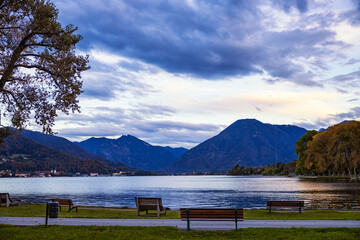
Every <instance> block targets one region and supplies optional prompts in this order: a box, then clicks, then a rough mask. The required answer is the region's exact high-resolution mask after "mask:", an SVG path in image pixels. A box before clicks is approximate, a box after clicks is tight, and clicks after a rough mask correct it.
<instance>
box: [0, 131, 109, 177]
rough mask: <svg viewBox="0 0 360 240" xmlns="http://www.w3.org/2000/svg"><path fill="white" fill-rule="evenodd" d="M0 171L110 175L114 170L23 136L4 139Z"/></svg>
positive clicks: (0, 153) (0, 155)
mask: <svg viewBox="0 0 360 240" xmlns="http://www.w3.org/2000/svg"><path fill="white" fill-rule="evenodd" d="M0 159H1V164H0V169H1V170H11V171H13V172H34V171H51V170H52V169H56V170H57V171H58V172H59V171H61V172H63V173H67V174H74V173H77V172H79V173H87V174H89V173H91V172H97V173H100V174H111V173H113V172H114V171H115V170H114V169H113V168H111V167H109V166H107V165H105V164H104V163H102V162H99V161H96V160H92V159H85V158H80V157H77V156H73V155H70V154H68V153H64V152H62V151H60V150H57V149H54V148H50V147H47V146H45V145H42V144H39V143H37V142H35V141H33V140H31V139H29V138H27V137H25V136H23V135H18V136H17V138H16V139H13V138H12V137H11V136H10V137H8V138H6V139H5V143H4V145H3V146H2V150H1V151H0Z"/></svg>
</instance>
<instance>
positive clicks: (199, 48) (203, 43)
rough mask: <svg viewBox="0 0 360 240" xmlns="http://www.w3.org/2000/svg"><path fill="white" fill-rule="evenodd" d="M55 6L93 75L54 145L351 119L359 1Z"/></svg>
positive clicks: (59, 126) (197, 138)
mask: <svg viewBox="0 0 360 240" xmlns="http://www.w3.org/2000/svg"><path fill="white" fill-rule="evenodd" d="M53 2H54V3H55V5H56V7H57V8H58V9H59V21H60V22H61V24H63V25H67V24H73V25H75V26H77V27H78V31H77V33H79V34H81V35H82V36H83V40H82V41H81V42H80V43H79V44H78V45H77V52H78V54H82V55H86V54H87V55H89V59H90V62H89V65H90V66H91V69H90V70H88V71H86V72H84V73H83V74H82V80H83V84H84V85H83V90H84V92H83V93H82V95H81V96H80V98H79V100H80V106H81V113H75V114H70V115H62V114H60V115H59V117H58V118H57V120H56V125H55V127H54V130H55V131H56V132H58V136H62V137H66V138H68V139H69V140H72V141H82V140H85V139H87V138H90V137H107V138H118V137H120V136H121V135H127V134H130V135H133V136H136V137H138V138H140V139H142V140H144V141H146V142H148V143H150V144H153V145H161V146H171V147H186V148H191V147H194V146H196V145H197V144H199V143H201V142H203V141H205V140H206V139H208V138H210V137H213V136H215V135H217V134H218V133H219V132H220V131H222V130H223V129H224V128H226V127H227V126H229V125H230V124H231V123H233V122H234V121H236V120H238V119H245V118H255V119H257V120H259V121H262V122H264V123H271V124H291V125H297V126H299V127H304V128H306V129H308V130H311V129H316V130H318V129H320V128H326V127H328V126H330V125H333V124H336V123H339V122H341V121H344V120H348V119H359V118H360V0H356V1H355V0H338V1H331V0H320V1H312V0H308V1H305V0H304V1H303V0H169V1H165V0H126V1H125V0H76V1H74V0H55V1H53ZM30 129H34V130H36V129H37V126H34V125H32V126H31V127H30Z"/></svg>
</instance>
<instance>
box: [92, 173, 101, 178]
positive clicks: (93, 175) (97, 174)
mask: <svg viewBox="0 0 360 240" xmlns="http://www.w3.org/2000/svg"><path fill="white" fill-rule="evenodd" d="M97 176H99V173H90V177H97Z"/></svg>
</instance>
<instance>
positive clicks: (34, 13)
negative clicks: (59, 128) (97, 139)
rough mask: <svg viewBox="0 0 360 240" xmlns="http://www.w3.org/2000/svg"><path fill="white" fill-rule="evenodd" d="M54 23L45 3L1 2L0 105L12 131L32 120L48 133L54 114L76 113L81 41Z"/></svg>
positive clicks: (83, 63) (83, 62)
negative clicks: (12, 128)
mask: <svg viewBox="0 0 360 240" xmlns="http://www.w3.org/2000/svg"><path fill="white" fill-rule="evenodd" d="M57 17H58V10H57V9H56V8H55V6H54V4H52V3H51V2H50V1H48V0H0V102H1V109H3V110H5V111H2V114H3V116H6V117H7V118H8V119H9V121H10V122H11V126H12V127H15V128H17V129H23V128H25V127H26V126H27V124H28V121H29V119H30V116H32V114H33V116H34V118H35V122H36V123H37V124H39V125H40V126H42V127H43V132H45V133H52V127H53V125H54V121H55V118H56V116H57V113H58V111H61V112H63V113H65V114H69V111H72V112H75V111H79V108H80V107H79V105H78V100H77V97H78V96H79V94H80V93H81V92H82V90H81V87H82V81H81V80H80V77H81V76H80V74H81V72H83V71H85V70H87V69H89V67H88V56H80V55H76V53H75V45H76V44H77V43H78V42H79V41H80V40H81V38H82V37H81V36H80V35H77V34H74V32H75V31H76V30H77V28H76V27H74V26H72V25H68V26H65V27H62V26H61V24H60V23H59V22H58V21H57ZM4 131H5V130H4V129H3V132H2V133H0V135H1V136H2V137H4V135H7V132H4Z"/></svg>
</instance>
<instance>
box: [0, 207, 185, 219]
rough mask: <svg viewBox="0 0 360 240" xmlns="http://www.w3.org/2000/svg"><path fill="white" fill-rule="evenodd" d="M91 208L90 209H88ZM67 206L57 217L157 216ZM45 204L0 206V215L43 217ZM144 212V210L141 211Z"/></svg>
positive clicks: (174, 215)
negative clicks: (69, 207)
mask: <svg viewBox="0 0 360 240" xmlns="http://www.w3.org/2000/svg"><path fill="white" fill-rule="evenodd" d="M90 208H91V209H90ZM67 211H68V208H66V207H62V211H61V212H60V210H59V218H128V219H134V218H158V217H156V211H149V214H153V215H155V216H153V217H151V216H140V217H139V216H137V211H136V209H122V208H105V207H83V208H81V207H78V212H76V210H75V209H73V210H71V211H70V212H67ZM45 214H46V204H24V205H20V206H12V207H8V208H6V207H5V208H0V216H6V217H45ZM141 214H145V212H141ZM160 218H165V219H176V218H180V214H179V212H178V211H167V216H165V214H164V213H163V212H162V213H161V214H160Z"/></svg>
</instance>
